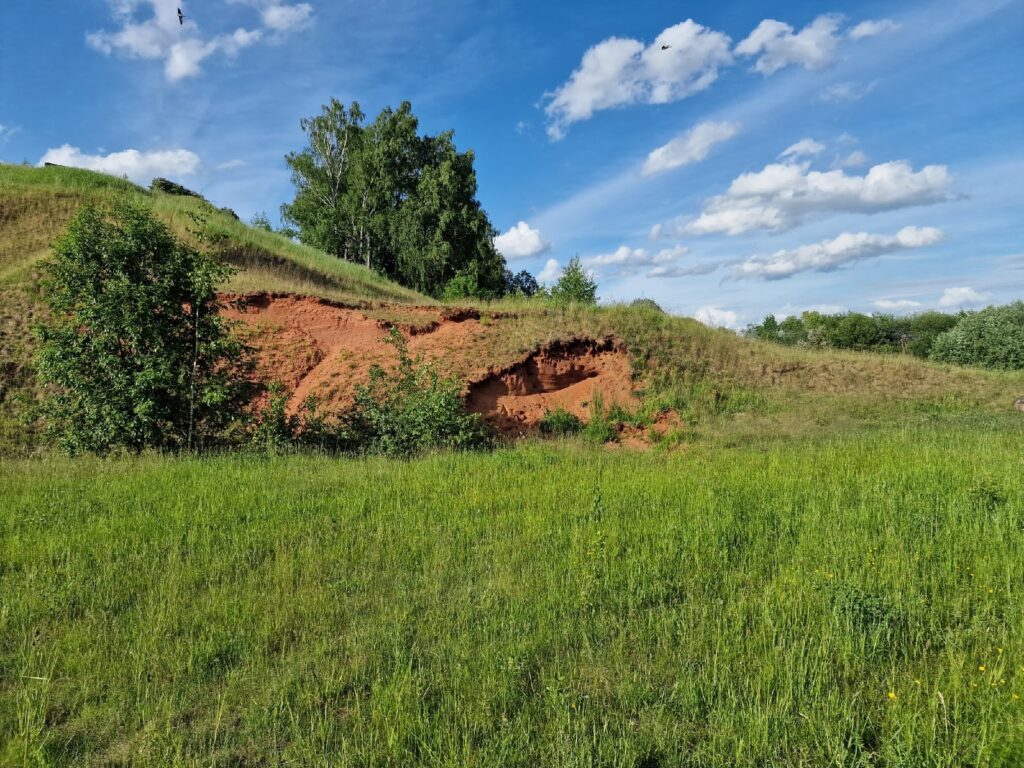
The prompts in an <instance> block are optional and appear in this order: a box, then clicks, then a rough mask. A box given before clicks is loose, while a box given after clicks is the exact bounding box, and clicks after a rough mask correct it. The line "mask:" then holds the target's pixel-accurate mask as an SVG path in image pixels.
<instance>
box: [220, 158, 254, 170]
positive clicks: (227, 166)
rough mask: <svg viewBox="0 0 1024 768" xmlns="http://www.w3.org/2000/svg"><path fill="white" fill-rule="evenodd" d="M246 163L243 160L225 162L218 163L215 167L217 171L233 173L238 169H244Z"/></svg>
mask: <svg viewBox="0 0 1024 768" xmlns="http://www.w3.org/2000/svg"><path fill="white" fill-rule="evenodd" d="M246 165H248V163H246V162H245V160H228V161H227V162H224V163H220V164H219V165H218V166H217V170H218V171H233V170H236V169H238V168H244V167H245V166H246Z"/></svg>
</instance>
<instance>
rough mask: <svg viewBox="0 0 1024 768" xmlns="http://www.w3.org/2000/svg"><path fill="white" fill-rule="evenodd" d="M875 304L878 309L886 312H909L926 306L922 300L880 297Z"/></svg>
mask: <svg viewBox="0 0 1024 768" xmlns="http://www.w3.org/2000/svg"><path fill="white" fill-rule="evenodd" d="M874 304H875V307H876V308H877V309H881V310H883V311H885V312H909V311H910V310H912V309H920V308H921V307H922V306H924V305H923V304H921V302H920V301H914V300H913V299H878V300H877V301H875V302H874Z"/></svg>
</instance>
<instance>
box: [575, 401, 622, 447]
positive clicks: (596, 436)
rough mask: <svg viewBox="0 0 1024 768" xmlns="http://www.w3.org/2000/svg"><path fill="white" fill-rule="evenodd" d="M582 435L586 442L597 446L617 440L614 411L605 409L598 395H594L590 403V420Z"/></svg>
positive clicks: (617, 432)
mask: <svg viewBox="0 0 1024 768" xmlns="http://www.w3.org/2000/svg"><path fill="white" fill-rule="evenodd" d="M582 434H583V437H584V438H585V439H586V440H587V441H589V442H591V443H595V444H597V445H604V444H605V443H614V442H617V441H618V439H619V431H618V429H617V422H616V419H615V412H614V409H609V408H605V405H604V398H602V397H601V395H600V394H595V395H594V399H593V400H592V401H591V402H590V420H589V421H588V422H587V425H586V427H584V428H583V432H582Z"/></svg>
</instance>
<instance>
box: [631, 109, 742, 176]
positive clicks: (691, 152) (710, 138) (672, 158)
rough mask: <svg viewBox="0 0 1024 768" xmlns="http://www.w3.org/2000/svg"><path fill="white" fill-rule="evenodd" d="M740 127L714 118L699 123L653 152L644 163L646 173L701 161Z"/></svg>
mask: <svg viewBox="0 0 1024 768" xmlns="http://www.w3.org/2000/svg"><path fill="white" fill-rule="evenodd" d="M739 129H740V126H739V124H738V123H729V122H715V121H713V120H707V121H705V122H703V123H697V125H695V126H694V127H693V128H691V129H690V130H688V131H687V132H686V133H684V134H683V135H682V136H679V137H677V138H675V139H672V141H670V142H669V143H668V144H665V145H664V146H661V147H658V148H657V149H655V150H654V151H653V152H651V153H650V154H649V155H648V156H647V161H646V162H645V163H644V175H645V176H646V175H649V174H652V173H659V172H661V171H668V170H671V169H672V168H678V167H679V166H681V165H689V164H690V163H697V162H700V161H701V160H703V159H704V158H706V157H707V156H708V153H709V152H710V151H711V148H712V147H713V146H715V144H718V143H719V142H722V141H727V140H728V139H731V138H732V137H733V136H735V135H736V134H737V133H738V132H739Z"/></svg>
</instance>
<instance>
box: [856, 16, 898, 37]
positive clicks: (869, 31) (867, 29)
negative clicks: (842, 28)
mask: <svg viewBox="0 0 1024 768" xmlns="http://www.w3.org/2000/svg"><path fill="white" fill-rule="evenodd" d="M899 28H900V25H899V24H897V23H896V22H895V21H893V20H892V19H868V20H867V21H862V22H861V23H860V24H858V25H857V26H855V27H854V28H853V29H851V30H850V31H849V33H848V34H849V35H850V37H851V38H853V39H854V40H860V39H862V38H865V37H874V36H875V35H881V34H884V33H886V32H894V31H895V30H897V29H899Z"/></svg>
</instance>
